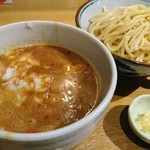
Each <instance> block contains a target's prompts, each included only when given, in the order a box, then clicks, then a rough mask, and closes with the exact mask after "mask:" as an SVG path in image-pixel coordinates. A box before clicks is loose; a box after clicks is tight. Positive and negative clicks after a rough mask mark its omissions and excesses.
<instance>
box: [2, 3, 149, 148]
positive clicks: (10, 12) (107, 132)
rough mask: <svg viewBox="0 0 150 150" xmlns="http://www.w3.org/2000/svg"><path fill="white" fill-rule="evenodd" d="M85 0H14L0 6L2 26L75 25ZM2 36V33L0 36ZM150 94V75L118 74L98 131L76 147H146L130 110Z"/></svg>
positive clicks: (147, 146)
mask: <svg viewBox="0 0 150 150" xmlns="http://www.w3.org/2000/svg"><path fill="white" fill-rule="evenodd" d="M85 2H86V0H14V1H13V4H12V5H0V25H4V24H8V23H12V22H17V21H25V20H52V21H57V22H63V23H67V24H71V25H74V26H75V14H76V11H77V9H78V8H79V6H80V5H82V4H83V3H85ZM0 36H2V35H0ZM141 94H150V78H127V77H123V76H119V77H118V84H117V88H116V91H115V94H114V96H113V98H112V101H111V103H110V105H109V107H108V109H107V112H106V114H105V116H104V118H103V119H102V121H101V122H100V123H99V125H98V127H97V128H96V129H95V131H94V132H93V133H92V134H91V135H90V136H89V137H88V138H87V139H85V140H84V141H83V142H82V143H81V144H80V145H78V146H77V147H76V148H74V149H73V150H120V149H121V150H143V149H150V145H148V144H146V143H144V142H143V141H141V140H140V139H139V138H138V137H137V136H136V135H135V134H134V133H133V131H132V130H131V128H130V126H129V123H128V118H127V110H128V106H129V104H130V103H131V102H132V100H133V99H134V98H136V97H137V96H139V95H141Z"/></svg>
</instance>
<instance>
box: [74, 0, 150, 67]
mask: <svg viewBox="0 0 150 150" xmlns="http://www.w3.org/2000/svg"><path fill="white" fill-rule="evenodd" d="M98 1H99V0H93V1H91V0H88V1H87V2H85V3H83V4H82V5H81V6H80V7H79V8H78V10H77V11H76V14H75V24H76V26H77V27H78V28H80V29H82V28H81V25H80V21H79V20H80V14H81V13H82V9H86V7H89V6H90V5H92V4H94V3H96V2H98ZM86 32H88V29H87V30H86ZM88 33H89V32H88ZM93 36H94V35H93ZM102 43H103V42H102ZM110 52H111V51H110ZM111 54H112V55H113V56H114V58H117V59H122V60H124V61H127V62H130V63H133V64H135V65H141V66H145V67H150V63H144V62H140V61H136V60H131V59H128V58H125V57H122V56H119V55H117V54H114V53H112V52H111Z"/></svg>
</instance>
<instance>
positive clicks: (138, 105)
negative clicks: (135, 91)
mask: <svg viewBox="0 0 150 150" xmlns="http://www.w3.org/2000/svg"><path fill="white" fill-rule="evenodd" d="M146 111H150V94H147V95H141V96H139V97H137V98H136V99H135V100H134V101H133V102H132V103H131V104H130V106H129V109H128V119H129V123H130V125H131V128H132V129H133V131H134V133H135V134H136V135H137V136H138V137H139V138H141V139H142V140H143V141H145V142H147V143H149V144H150V132H144V131H142V130H141V129H139V127H138V125H137V122H136V120H137V118H138V117H139V115H142V114H143V113H144V112H146Z"/></svg>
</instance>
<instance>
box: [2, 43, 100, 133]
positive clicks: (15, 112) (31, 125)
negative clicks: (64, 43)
mask: <svg viewBox="0 0 150 150" xmlns="http://www.w3.org/2000/svg"><path fill="white" fill-rule="evenodd" d="M100 93H101V80H100V77H99V75H98V73H97V71H96V70H95V68H94V66H93V65H92V64H91V63H90V62H89V61H87V60H86V59H85V58H83V57H82V56H80V55H78V54H76V53H74V52H73V51H70V50H68V49H65V48H60V47H55V46H49V45H36V46H26V47H22V48H18V49H14V50H11V51H7V52H5V53H4V54H1V55H0V129H1V130H6V131H12V132H18V133H35V132H43V131H50V130H54V129H57V128H60V127H63V126H66V125H68V124H71V123H73V122H76V121H77V120H79V119H81V118H83V117H84V116H85V115H87V114H88V113H90V112H91V111H92V110H93V108H94V107H95V106H96V105H97V103H98V100H99V97H100Z"/></svg>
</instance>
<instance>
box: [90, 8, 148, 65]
mask: <svg viewBox="0 0 150 150" xmlns="http://www.w3.org/2000/svg"><path fill="white" fill-rule="evenodd" d="M88 31H89V32H90V33H91V34H93V35H94V36H96V37H97V38H98V39H99V40H101V41H102V42H103V43H104V44H105V45H106V46H107V47H108V49H109V50H110V51H111V52H112V53H114V54H117V55H119V56H122V57H125V58H129V59H131V60H136V61H140V62H145V63H150V7H146V6H144V5H133V6H129V7H119V8H116V9H112V10H105V11H104V12H102V13H100V14H97V15H96V16H94V17H92V18H91V19H90V25H89V28H88Z"/></svg>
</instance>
